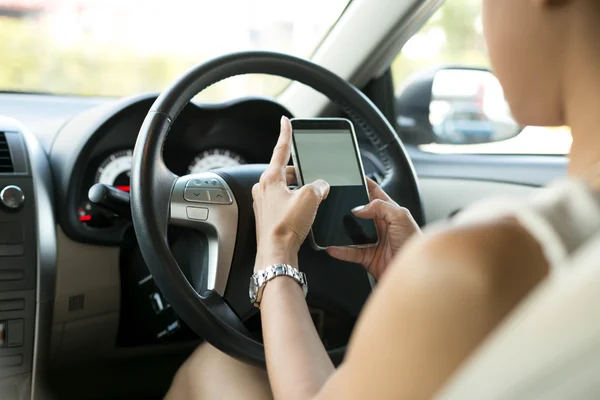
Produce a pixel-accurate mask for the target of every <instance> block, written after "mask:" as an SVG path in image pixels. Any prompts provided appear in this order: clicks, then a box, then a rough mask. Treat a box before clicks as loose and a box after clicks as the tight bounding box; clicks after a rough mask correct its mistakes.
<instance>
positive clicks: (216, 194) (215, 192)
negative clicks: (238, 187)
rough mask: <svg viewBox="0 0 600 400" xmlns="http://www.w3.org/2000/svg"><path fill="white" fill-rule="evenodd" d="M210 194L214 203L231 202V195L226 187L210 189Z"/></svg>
mask: <svg viewBox="0 0 600 400" xmlns="http://www.w3.org/2000/svg"><path fill="white" fill-rule="evenodd" d="M208 194H209V196H210V202H211V203H213V204H231V197H229V193H227V190H225V189H208Z"/></svg>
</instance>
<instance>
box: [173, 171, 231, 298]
mask: <svg viewBox="0 0 600 400" xmlns="http://www.w3.org/2000/svg"><path fill="white" fill-rule="evenodd" d="M170 207H171V210H170V223H171V224H174V225H179V226H185V227H189V228H194V229H198V230H200V231H202V232H204V233H205V234H206V236H207V239H208V264H207V268H206V271H200V273H198V274H196V273H195V272H197V271H194V272H193V274H192V280H193V281H194V282H192V285H193V286H194V287H195V288H196V290H207V291H212V292H215V293H217V294H218V295H220V296H221V297H222V296H223V295H224V293H225V288H226V287H227V280H228V277H229V270H230V268H231V264H232V261H233V253H234V250H235V242H236V238H237V227H238V206H237V202H236V199H235V197H234V195H233V192H232V190H231V188H230V187H229V185H228V184H227V182H226V181H225V180H224V179H223V178H222V177H221V176H219V175H217V174H215V173H213V172H204V173H200V174H193V175H185V176H182V177H180V178H178V179H177V181H176V182H175V185H174V186H173V192H172V194H171V202H170Z"/></svg>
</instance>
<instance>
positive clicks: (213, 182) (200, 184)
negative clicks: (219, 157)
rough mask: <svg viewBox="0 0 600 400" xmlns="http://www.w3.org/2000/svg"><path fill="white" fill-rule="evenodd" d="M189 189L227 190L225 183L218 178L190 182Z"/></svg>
mask: <svg viewBox="0 0 600 400" xmlns="http://www.w3.org/2000/svg"><path fill="white" fill-rule="evenodd" d="M187 188H204V189H225V186H224V185H223V182H221V181H220V180H219V179H217V178H209V179H192V180H191V181H189V182H188V184H187Z"/></svg>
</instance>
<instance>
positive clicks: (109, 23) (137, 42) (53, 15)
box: [0, 0, 348, 100]
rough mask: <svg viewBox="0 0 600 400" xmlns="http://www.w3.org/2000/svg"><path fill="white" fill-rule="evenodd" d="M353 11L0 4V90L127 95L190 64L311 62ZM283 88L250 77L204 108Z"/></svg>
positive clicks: (265, 2)
mask: <svg viewBox="0 0 600 400" xmlns="http://www.w3.org/2000/svg"><path fill="white" fill-rule="evenodd" d="M347 3H348V0H328V1H325V2H323V1H321V0H304V1H297V0H218V1H216V0H193V1H189V0H170V1H168V2H165V1H163V0H160V1H159V0H0V54H2V63H1V64H0V89H1V90H13V91H25V92H27V91H34V92H51V93H70V94H77V95H92V96H124V95H130V94H134V93H140V92H149V91H161V90H163V89H165V88H166V87H167V86H168V85H169V83H170V82H171V81H172V80H173V79H174V78H175V77H177V76H178V75H180V74H181V73H183V72H184V71H185V70H187V69H188V68H189V67H191V66H192V65H195V64H197V63H199V62H202V61H204V60H206V59H208V58H211V57H215V56H218V55H221V54H225V53H230V52H233V51H240V50H272V51H281V52H285V53H289V54H293V55H297V56H300V57H305V58H306V57H310V55H311V54H312V52H313V51H314V49H315V48H316V47H317V45H318V44H319V43H320V41H321V40H322V38H323V37H324V36H325V34H326V33H327V32H328V30H329V29H330V28H331V26H332V25H333V24H334V23H335V22H336V20H337V18H338V17H339V15H340V14H341V12H342V11H343V10H344V8H345V6H346V4H347ZM315 9H318V10H319V12H314V10H315ZM286 84H287V81H286V80H284V79H278V78H266V77H264V76H246V77H241V78H237V79H232V80H228V81H225V82H224V83H221V84H219V85H216V86H214V87H211V88H210V89H209V90H207V91H206V93H203V95H202V99H203V100H221V99H224V98H230V97H237V96H242V95H247V94H253V95H270V96H272V95H275V94H277V93H278V92H279V91H280V90H281V89H282V88H283V87H284V86H285V85H286Z"/></svg>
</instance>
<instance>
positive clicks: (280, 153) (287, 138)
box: [270, 116, 292, 169]
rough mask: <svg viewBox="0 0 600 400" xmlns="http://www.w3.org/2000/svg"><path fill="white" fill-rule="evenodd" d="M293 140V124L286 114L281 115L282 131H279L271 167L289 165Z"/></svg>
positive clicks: (277, 167)
mask: <svg viewBox="0 0 600 400" xmlns="http://www.w3.org/2000/svg"><path fill="white" fill-rule="evenodd" d="M291 141H292V124H291V123H290V120H289V119H288V118H287V117H286V116H283V117H281V131H280V133H279V139H278V140H277V145H275V149H274V150H273V156H272V157H271V162H270V168H276V169H279V168H281V169H283V167H285V166H286V165H287V163H288V161H289V160H290V155H291V151H292V150H291V149H292V148H291Z"/></svg>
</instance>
